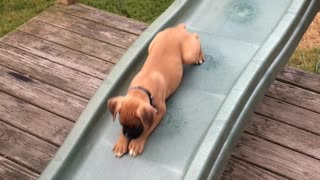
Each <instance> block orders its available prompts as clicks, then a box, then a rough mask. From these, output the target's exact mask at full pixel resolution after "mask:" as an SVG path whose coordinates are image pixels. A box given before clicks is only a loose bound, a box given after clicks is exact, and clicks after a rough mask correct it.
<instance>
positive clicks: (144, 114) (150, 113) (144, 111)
mask: <svg viewBox="0 0 320 180" xmlns="http://www.w3.org/2000/svg"><path fill="white" fill-rule="evenodd" d="M156 113H157V110H156V109H155V108H154V107H152V106H150V105H143V106H140V107H139V108H138V110H137V116H138V117H139V118H140V120H141V123H142V125H143V126H144V127H147V128H150V127H151V125H152V123H153V120H154V118H155V116H156Z"/></svg>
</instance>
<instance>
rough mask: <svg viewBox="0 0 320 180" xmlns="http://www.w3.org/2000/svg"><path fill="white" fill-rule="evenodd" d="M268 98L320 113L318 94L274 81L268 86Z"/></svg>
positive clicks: (319, 95) (319, 96) (319, 97)
mask: <svg viewBox="0 0 320 180" xmlns="http://www.w3.org/2000/svg"><path fill="white" fill-rule="evenodd" d="M267 95H268V96H271V97H273V98H276V99H279V100H281V101H284V102H288V103H290V104H293V105H296V106H299V107H303V108H305V109H309V110H312V111H314V112H318V113H320V94H318V93H315V92H312V91H307V90H305V89H302V88H299V87H296V86H293V85H290V84H286V83H283V82H279V81H274V82H273V84H272V85H271V86H270V88H269V90H268V92H267Z"/></svg>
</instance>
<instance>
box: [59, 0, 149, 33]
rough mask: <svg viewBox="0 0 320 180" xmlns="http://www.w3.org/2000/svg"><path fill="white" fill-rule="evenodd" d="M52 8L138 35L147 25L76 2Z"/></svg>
mask: <svg viewBox="0 0 320 180" xmlns="http://www.w3.org/2000/svg"><path fill="white" fill-rule="evenodd" d="M53 9H55V10H57V11H60V12H63V13H67V14H71V15H73V16H77V17H80V18H83V19H87V20H90V21H93V22H95V23H98V24H103V25H107V26H111V27H114V28H116V29H119V30H122V31H126V32H130V33H132V34H135V35H140V34H141V33H142V32H143V31H144V30H145V29H146V28H147V26H148V25H147V24H145V23H143V22H139V21H136V20H133V19H129V18H126V17H123V16H119V15H116V14H112V13H109V12H106V11H103V10H98V9H95V8H92V7H89V6H86V5H83V4H76V5H72V6H69V7H64V6H61V5H60V6H59V5H56V6H54V7H53Z"/></svg>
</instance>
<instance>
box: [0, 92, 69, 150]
mask: <svg viewBox="0 0 320 180" xmlns="http://www.w3.org/2000/svg"><path fill="white" fill-rule="evenodd" d="M0 99H1V101H0V120H1V121H3V122H6V123H7V124H10V125H12V126H14V127H17V128H19V129H20V130H23V131H26V132H29V133H31V134H33V135H35V136H37V137H40V138H41V139H44V140H46V141H48V142H50V143H53V144H55V145H61V144H62V142H63V141H64V139H65V137H66V136H67V135H68V133H69V131H70V129H71V128H72V126H73V123H72V122H70V121H67V120H66V119H63V118H61V117H60V116H57V115H54V114H52V113H49V112H47V111H45V110H43V109H40V108H38V107H36V106H33V105H31V104H29V103H27V102H25V101H23V100H20V99H17V98H15V97H12V96H9V95H7V94H5V93H2V92H0Z"/></svg>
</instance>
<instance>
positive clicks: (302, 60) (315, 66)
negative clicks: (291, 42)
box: [288, 46, 320, 74]
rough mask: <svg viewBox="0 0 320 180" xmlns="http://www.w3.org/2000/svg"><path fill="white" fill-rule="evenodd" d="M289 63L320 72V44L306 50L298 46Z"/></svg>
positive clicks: (306, 69)
mask: <svg viewBox="0 0 320 180" xmlns="http://www.w3.org/2000/svg"><path fill="white" fill-rule="evenodd" d="M288 65H289V66H292V67H295V68H298V69H302V70H304V71H309V72H313V73H316V74H320V46H319V47H317V48H312V49H304V50H301V49H299V48H297V49H296V51H295V52H294V53H293V55H292V56H291V59H290V61H289V63H288Z"/></svg>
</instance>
